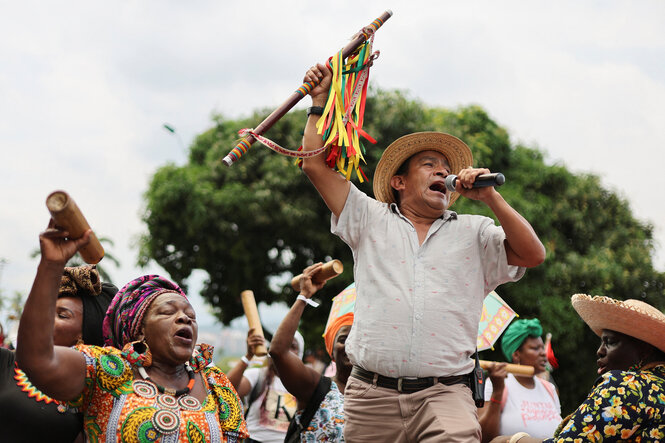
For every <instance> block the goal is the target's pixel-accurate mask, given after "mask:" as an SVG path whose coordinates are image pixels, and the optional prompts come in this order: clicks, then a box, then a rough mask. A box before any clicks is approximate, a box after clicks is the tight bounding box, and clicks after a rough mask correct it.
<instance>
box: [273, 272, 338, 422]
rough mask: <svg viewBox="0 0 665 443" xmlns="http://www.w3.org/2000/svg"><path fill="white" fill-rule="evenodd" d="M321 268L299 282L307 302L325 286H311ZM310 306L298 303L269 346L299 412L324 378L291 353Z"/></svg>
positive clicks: (306, 273)
mask: <svg viewBox="0 0 665 443" xmlns="http://www.w3.org/2000/svg"><path fill="white" fill-rule="evenodd" d="M321 266H322V264H321V263H316V264H314V265H312V266H309V267H307V268H305V270H304V271H303V277H302V279H301V280H300V293H301V294H302V295H304V296H305V297H307V298H311V297H312V296H313V295H314V294H315V293H316V291H317V290H319V289H320V288H322V287H323V285H325V282H323V283H320V284H318V285H314V284H313V283H312V275H313V274H314V272H315V271H316V270H317V269H319V268H320V267H321ZM305 306H307V304H306V303H305V302H304V301H303V300H296V301H295V303H293V306H292V307H291V309H290V310H289V312H288V313H287V314H286V317H284V320H282V323H281V324H280V325H279V328H277V332H275V335H274V336H273V338H272V342H271V343H270V351H269V352H270V357H271V358H272V360H273V363H274V364H275V367H276V368H277V373H278V374H279V379H280V380H281V381H282V384H283V385H284V387H285V388H286V390H287V391H289V392H290V393H291V395H293V396H294V397H295V398H296V399H297V400H298V409H302V408H304V407H305V405H307V402H309V399H310V397H311V396H312V394H313V393H314V390H315V389H316V385H317V384H318V383H319V379H320V378H321V374H320V373H319V372H317V371H316V370H314V369H312V368H310V367H309V366H305V364H304V363H303V362H302V360H300V358H299V357H298V356H297V355H295V354H294V353H292V352H291V351H290V349H291V343H293V336H294V335H295V333H296V330H297V329H298V323H300V317H301V316H302V313H303V311H304V310H305Z"/></svg>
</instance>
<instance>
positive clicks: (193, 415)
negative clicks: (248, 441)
mask: <svg viewBox="0 0 665 443" xmlns="http://www.w3.org/2000/svg"><path fill="white" fill-rule="evenodd" d="M76 349H77V350H78V351H79V352H81V353H82V354H83V355H84V356H85V361H86V378H85V388H84V391H83V393H82V395H81V397H80V398H79V399H78V400H76V401H74V402H72V403H73V405H74V406H78V407H79V408H80V410H81V411H82V412H83V414H84V429H85V432H86V436H87V437H88V440H89V441H91V442H116V441H117V442H128V443H133V442H137V443H138V442H141V443H143V442H151V441H161V442H174V443H175V442H190V443H191V442H237V441H238V439H240V438H245V437H247V436H248V435H249V434H248V432H247V428H246V425H245V421H244V419H243V408H242V404H241V402H240V399H239V398H238V394H237V393H236V391H235V389H234V388H233V386H232V385H231V383H230V382H229V380H228V378H227V377H226V375H224V374H223V373H222V372H221V371H220V370H219V369H218V368H216V367H214V366H208V367H204V368H200V367H197V368H196V369H195V371H198V372H201V375H202V376H203V377H201V378H203V380H204V382H205V387H206V391H207V392H208V396H207V398H206V399H205V401H204V402H203V404H200V403H199V402H198V400H196V399H195V398H194V397H192V396H189V395H183V396H181V397H178V398H176V397H174V396H172V395H168V394H160V393H159V392H158V391H157V389H156V387H155V385H153V384H152V383H150V382H147V381H144V380H140V379H137V380H135V379H134V374H133V371H132V368H131V367H130V365H129V363H128V362H127V361H126V360H125V359H124V358H123V356H122V354H121V352H120V351H119V350H118V349H116V348H112V347H104V348H101V347H97V346H86V345H80V346H77V347H76ZM197 380H200V378H197Z"/></svg>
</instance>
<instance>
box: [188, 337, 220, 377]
mask: <svg viewBox="0 0 665 443" xmlns="http://www.w3.org/2000/svg"><path fill="white" fill-rule="evenodd" d="M196 348H198V349H194V353H193V354H192V358H190V359H189V364H190V365H191V366H192V367H193V368H194V370H195V371H197V372H198V371H201V370H203V368H205V367H206V366H208V365H210V363H212V354H213V351H214V349H215V347H214V346H211V345H208V344H205V343H199V344H197V345H196Z"/></svg>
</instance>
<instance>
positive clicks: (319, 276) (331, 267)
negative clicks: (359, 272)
mask: <svg viewBox="0 0 665 443" xmlns="http://www.w3.org/2000/svg"><path fill="white" fill-rule="evenodd" d="M343 271H344V265H343V264H342V262H341V261H339V260H337V259H335V260H331V261H329V262H328V263H325V264H324V265H323V266H321V267H320V268H319V270H318V271H317V272H316V273H315V274H314V275H312V283H314V284H319V283H323V282H324V281H327V280H330V279H331V278H334V277H337V276H338V275H339V274H341V273H342V272H343ZM301 278H302V274H300V275H296V276H295V277H293V279H292V280H291V287H292V288H293V289H294V290H295V291H300V279H301Z"/></svg>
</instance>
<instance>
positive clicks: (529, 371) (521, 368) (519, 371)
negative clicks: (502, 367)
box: [480, 360, 534, 376]
mask: <svg viewBox="0 0 665 443" xmlns="http://www.w3.org/2000/svg"><path fill="white" fill-rule="evenodd" d="M494 363H498V362H494V361H487V360H480V367H481V368H483V369H485V370H487V369H489V368H491V367H492V365H493V364H494ZM506 371H508V372H510V373H511V374H516V375H527V376H528V375H533V373H534V369H533V366H526V365H516V364H513V363H508V364H507V365H506Z"/></svg>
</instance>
